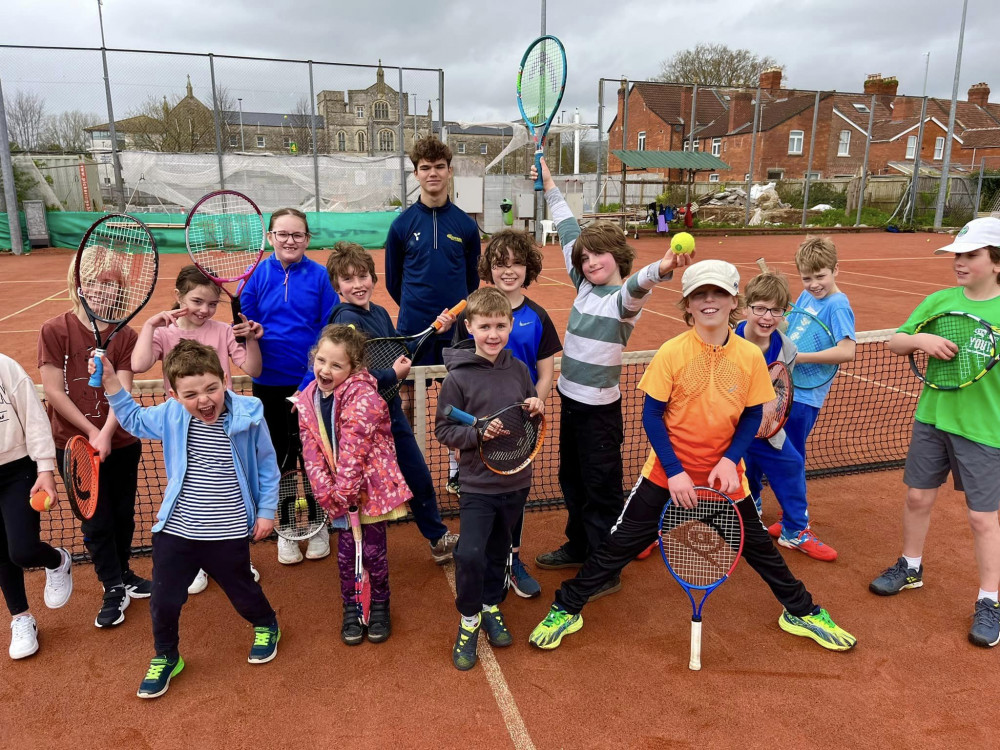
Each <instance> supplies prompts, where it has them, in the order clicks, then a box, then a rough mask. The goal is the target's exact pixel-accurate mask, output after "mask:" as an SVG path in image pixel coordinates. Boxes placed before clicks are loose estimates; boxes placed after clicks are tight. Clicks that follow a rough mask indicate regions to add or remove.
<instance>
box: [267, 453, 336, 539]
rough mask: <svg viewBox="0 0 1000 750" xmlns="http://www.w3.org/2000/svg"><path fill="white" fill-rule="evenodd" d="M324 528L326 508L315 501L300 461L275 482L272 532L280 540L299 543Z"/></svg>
mask: <svg viewBox="0 0 1000 750" xmlns="http://www.w3.org/2000/svg"><path fill="white" fill-rule="evenodd" d="M326 529H327V516H326V511H325V510H324V509H323V506H321V505H320V504H319V503H318V502H317V501H316V496H315V495H314V494H313V491H312V487H311V486H310V485H309V477H308V476H307V475H306V472H305V467H304V466H303V465H302V462H301V460H300V461H299V466H298V468H296V469H293V470H292V471H286V472H285V473H284V474H282V475H281V479H280V481H279V482H278V512H277V514H276V515H275V523H274V531H275V532H276V533H277V534H278V536H280V537H282V538H283V539H290V540H292V541H296V542H298V541H302V540H303V539H311V538H312V537H314V536H316V535H317V534H322V533H324V532H325V531H326Z"/></svg>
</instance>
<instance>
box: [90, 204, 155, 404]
mask: <svg viewBox="0 0 1000 750" xmlns="http://www.w3.org/2000/svg"><path fill="white" fill-rule="evenodd" d="M158 268H159V256H158V255H157V254H156V241H155V240H154V239H153V235H152V234H151V233H150V231H149V229H148V228H147V227H146V225H145V224H143V223H142V222H141V221H139V220H138V219H136V218H135V217H133V216H129V215H128V214H108V215H107V216H105V217H103V218H101V219H99V220H97V221H96V222H94V223H93V224H92V225H91V226H90V229H88V230H87V233H86V234H85V235H83V241H82V242H81V243H80V250H79V252H77V254H76V262H75V264H74V267H73V275H74V279H75V283H76V289H77V294H78V295H79V296H80V303H81V305H82V306H83V310H84V312H85V313H86V315H87V318H88V319H89V320H90V325H91V328H93V330H94V341H95V351H94V364H95V366H96V369H95V370H94V374H93V375H91V376H90V380H89V381H87V383H88V385H90V386H91V387H93V388H99V387H100V385H101V376H102V374H103V372H104V363H103V362H101V357H102V356H104V355H105V354H106V353H107V348H108V344H109V343H110V342H111V339H113V338H114V337H115V335H116V334H117V333H118V332H119V331H120V330H121V329H122V328H124V327H125V326H126V325H127V324H128V322H129V321H130V320H132V318H134V317H135V316H136V314H137V313H138V312H139V311H140V310H141V309H142V308H143V307H145V305H146V303H147V302H149V298H150V297H151V296H152V295H153V287H154V286H155V285H156V272H157V269H158ZM101 324H104V325H105V328H104V330H105V331H108V328H110V327H111V326H113V328H112V329H111V330H110V332H109V333H107V335H105V336H102V334H101Z"/></svg>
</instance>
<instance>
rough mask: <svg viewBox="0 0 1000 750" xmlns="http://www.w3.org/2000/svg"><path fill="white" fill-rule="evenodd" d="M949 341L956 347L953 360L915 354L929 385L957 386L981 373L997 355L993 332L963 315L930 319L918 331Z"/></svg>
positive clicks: (923, 353) (919, 353)
mask: <svg viewBox="0 0 1000 750" xmlns="http://www.w3.org/2000/svg"><path fill="white" fill-rule="evenodd" d="M918 332H919V333H930V334H933V335H935V336H941V337H942V338H945V339H948V340H949V341H951V342H952V343H953V344H955V345H956V346H957V347H958V353H957V354H956V355H955V356H954V358H952V359H937V358H935V357H930V356H928V355H927V354H926V353H925V352H922V351H921V352H915V353H914V354H915V356H914V360H915V361H916V363H917V367H918V369H919V370H920V371H921V372H923V373H924V377H925V378H926V379H927V380H928V381H929V382H931V383H934V384H935V385H939V386H946V387H948V386H951V387H958V386H961V385H963V384H965V383H968V382H969V381H971V380H972V379H973V378H974V377H975V376H976V375H978V374H979V373H981V372H983V371H984V370H985V369H986V368H987V366H988V365H989V364H990V362H991V361H992V360H993V358H994V357H995V356H996V349H997V346H996V337H995V336H994V335H993V331H992V330H991V329H990V328H989V327H987V326H985V325H983V324H982V323H980V322H979V321H977V320H976V319H975V318H970V317H967V316H965V315H941V316H940V317H937V318H933V319H932V320H930V321H928V323H927V324H926V325H924V326H921V328H920V329H919V331H918Z"/></svg>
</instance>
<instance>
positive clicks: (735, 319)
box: [677, 284, 745, 328]
mask: <svg viewBox="0 0 1000 750" xmlns="http://www.w3.org/2000/svg"><path fill="white" fill-rule="evenodd" d="M703 286H715V284H706V285H703ZM701 288H703V287H696V288H694V289H692V290H691V294H694V293H695V292H697V291H698V290H699V289H701ZM715 288H716V289H718V290H719V291H720V292H722V293H724V294H729V292H727V291H726V290H725V289H723V288H722V287H715ZM691 294H689V295H688V296H687V297H681V298H680V299H679V300H677V309H678V310H680V311H681V313H682V314H683V315H684V322H685V323H686V324H687V325H689V326H693V325H694V316H693V315H692V314H691V313H689V312H688V309H687V306H688V300H689V299H690V298H691ZM729 296H730V297H735V298H736V307H734V308H733V309H732V310H730V311H729V327H730V328H735V327H736V324H737V323H739V322H740V321H741V320H742V319H743V313H742V310H743V307H744V305H745V303H744V301H743V295H742V294H729Z"/></svg>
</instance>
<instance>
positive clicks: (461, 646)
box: [451, 617, 483, 672]
mask: <svg viewBox="0 0 1000 750" xmlns="http://www.w3.org/2000/svg"><path fill="white" fill-rule="evenodd" d="M482 623H483V618H482V617H480V618H479V621H478V622H477V623H476V626H475V627H473V628H467V627H466V626H465V623H463V622H461V621H460V622H459V623H458V637H457V638H455V648H453V649H452V650H451V663H452V664H454V665H455V669H458V670H460V671H462V672H466V671H468V670H470V669H472V668H473V667H474V666H476V661H478V657H477V656H476V646H477V645H478V644H479V630H480V628H481V627H482Z"/></svg>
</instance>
